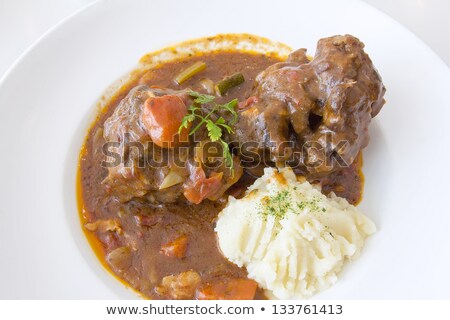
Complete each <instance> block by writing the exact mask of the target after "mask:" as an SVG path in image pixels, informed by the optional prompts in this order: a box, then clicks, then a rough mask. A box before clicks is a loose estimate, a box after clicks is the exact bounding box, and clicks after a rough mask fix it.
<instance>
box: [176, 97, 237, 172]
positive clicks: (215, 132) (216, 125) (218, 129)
mask: <svg viewBox="0 0 450 320" xmlns="http://www.w3.org/2000/svg"><path fill="white" fill-rule="evenodd" d="M189 96H191V97H193V98H195V99H194V103H193V104H192V105H191V106H189V108H188V112H189V113H188V114H187V115H185V116H184V117H183V119H182V121H181V125H180V127H179V128H178V132H179V133H180V132H181V130H182V129H183V128H188V127H189V124H190V123H191V122H193V121H194V120H195V118H198V119H200V122H199V123H198V124H197V126H196V127H195V128H193V129H191V130H190V132H189V135H193V134H194V133H195V132H196V131H197V130H198V129H200V128H201V126H202V125H204V124H205V126H206V129H207V130H208V137H209V139H210V140H211V141H212V142H216V141H217V142H219V143H220V144H221V145H222V150H223V151H222V153H223V155H222V157H223V159H224V161H225V165H226V166H227V167H229V168H230V170H231V175H232V176H233V175H234V168H233V154H232V153H231V151H230V146H229V145H228V143H227V142H226V141H224V140H223V139H222V135H223V131H222V129H223V130H226V131H227V132H228V133H232V132H233V129H232V128H231V126H232V125H234V124H235V123H236V122H237V120H238V113H237V112H236V110H235V108H236V105H237V104H238V100H237V99H233V100H231V101H229V102H227V103H225V104H217V103H215V102H214V99H215V98H216V97H214V96H210V95H207V94H202V93H199V92H195V91H190V92H189ZM208 103H212V109H211V110H210V111H209V113H208V114H206V115H203V114H202V112H201V110H202V109H201V105H203V104H208ZM220 109H224V110H226V111H228V112H229V113H230V114H231V115H232V116H233V120H231V121H230V123H229V124H227V121H226V120H225V119H224V118H223V117H222V116H220V117H219V118H218V119H217V120H216V121H213V120H211V115H212V114H213V113H216V112H217V111H219V110H220Z"/></svg>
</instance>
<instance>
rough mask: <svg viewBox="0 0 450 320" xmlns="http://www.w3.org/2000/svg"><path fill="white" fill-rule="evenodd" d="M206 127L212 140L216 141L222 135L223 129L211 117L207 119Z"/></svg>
mask: <svg viewBox="0 0 450 320" xmlns="http://www.w3.org/2000/svg"><path fill="white" fill-rule="evenodd" d="M206 129H208V137H209V138H210V139H211V141H212V142H216V141H218V140H219V139H220V138H221V137H222V129H220V127H219V126H218V125H217V124H215V123H214V122H212V121H211V120H209V119H208V120H206Z"/></svg>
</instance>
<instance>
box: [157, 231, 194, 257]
mask: <svg viewBox="0 0 450 320" xmlns="http://www.w3.org/2000/svg"><path fill="white" fill-rule="evenodd" d="M187 245H188V237H187V236H185V235H182V236H180V237H178V238H176V239H175V240H173V241H170V242H168V243H166V244H165V245H163V246H162V247H161V253H162V254H164V255H166V256H168V257H175V258H184V257H185V256H186V250H187Z"/></svg>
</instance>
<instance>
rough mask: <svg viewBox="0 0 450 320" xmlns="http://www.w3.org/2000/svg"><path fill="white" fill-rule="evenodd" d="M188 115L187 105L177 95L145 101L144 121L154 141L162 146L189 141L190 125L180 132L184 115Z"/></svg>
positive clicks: (173, 145)
mask: <svg viewBox="0 0 450 320" xmlns="http://www.w3.org/2000/svg"><path fill="white" fill-rule="evenodd" d="M185 115H187V109H186V105H185V104H184V102H183V100H181V98H180V97H178V96H176V95H165V96H161V97H151V98H148V99H147V100H146V101H145V105H144V108H143V111H142V118H141V119H142V123H143V124H144V127H145V129H146V131H147V133H148V134H149V135H150V138H151V139H152V141H153V143H154V144H156V145H157V146H160V147H162V148H172V147H175V146H177V145H178V144H179V143H180V142H186V141H188V134H189V130H190V127H188V128H183V130H182V131H181V133H180V134H178V128H179V127H180V125H181V121H182V120H183V117H184V116H185Z"/></svg>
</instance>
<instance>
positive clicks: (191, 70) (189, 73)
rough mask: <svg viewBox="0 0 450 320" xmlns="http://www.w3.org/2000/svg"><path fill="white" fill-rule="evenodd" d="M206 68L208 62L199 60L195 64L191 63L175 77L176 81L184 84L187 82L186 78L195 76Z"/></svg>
mask: <svg viewBox="0 0 450 320" xmlns="http://www.w3.org/2000/svg"><path fill="white" fill-rule="evenodd" d="M205 68H206V63H204V62H203V61H197V62H196V63H194V64H193V65H191V66H190V67H188V68H186V69H184V70H183V71H181V72H180V73H179V74H178V75H177V76H176V77H175V79H174V80H175V82H176V83H178V84H182V83H183V82H185V81H186V80H188V79H190V78H192V77H193V76H195V75H196V74H197V73H199V72H201V71H203V70H205Z"/></svg>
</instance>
